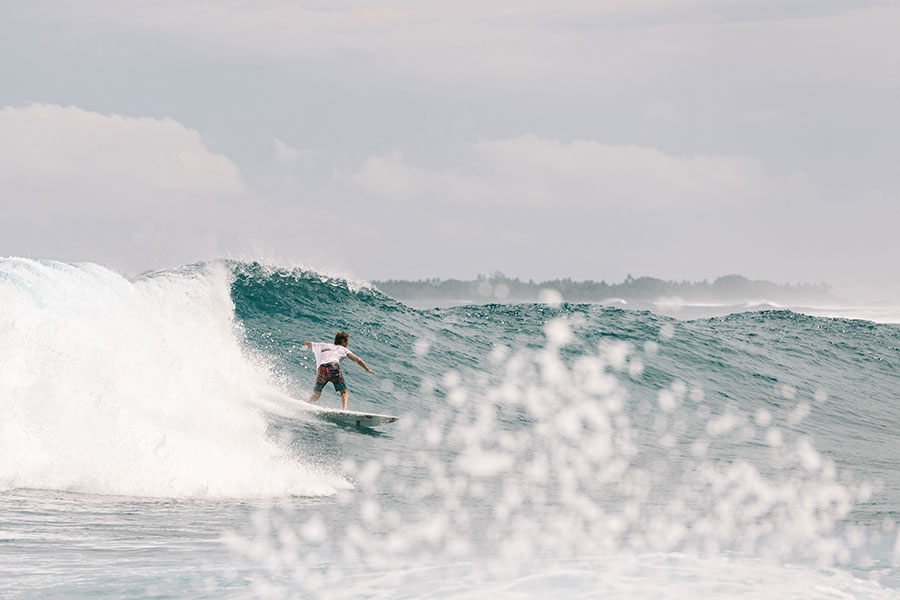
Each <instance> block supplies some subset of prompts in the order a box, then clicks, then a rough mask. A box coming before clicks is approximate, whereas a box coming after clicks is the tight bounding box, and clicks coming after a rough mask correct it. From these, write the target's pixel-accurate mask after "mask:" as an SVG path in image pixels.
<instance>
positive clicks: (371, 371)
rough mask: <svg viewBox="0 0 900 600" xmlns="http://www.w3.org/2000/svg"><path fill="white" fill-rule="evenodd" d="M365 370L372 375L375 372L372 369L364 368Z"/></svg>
mask: <svg viewBox="0 0 900 600" xmlns="http://www.w3.org/2000/svg"><path fill="white" fill-rule="evenodd" d="M366 371H367V372H369V373H371V374H372V375H374V374H375V371H373V370H372V369H369V368H366Z"/></svg>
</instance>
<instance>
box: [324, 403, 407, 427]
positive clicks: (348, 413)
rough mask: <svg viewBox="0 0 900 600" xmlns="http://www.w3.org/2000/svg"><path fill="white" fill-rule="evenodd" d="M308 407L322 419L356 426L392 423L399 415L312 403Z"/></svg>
mask: <svg viewBox="0 0 900 600" xmlns="http://www.w3.org/2000/svg"><path fill="white" fill-rule="evenodd" d="M309 408H311V409H312V410H311V411H310V412H312V413H313V414H315V415H316V417H318V418H320V419H322V420H324V421H332V422H334V423H343V424H345V425H355V426H357V427H360V426H362V427H376V426H378V425H384V424H386V423H393V422H394V421H396V420H397V419H398V418H399V417H395V416H393V415H379V414H377V413H366V412H357V411H355V410H340V409H337V408H322V407H319V406H315V405H312V406H310V407H309Z"/></svg>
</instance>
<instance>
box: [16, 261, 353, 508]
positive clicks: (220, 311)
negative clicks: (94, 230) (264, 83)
mask: <svg viewBox="0 0 900 600" xmlns="http://www.w3.org/2000/svg"><path fill="white" fill-rule="evenodd" d="M230 277H231V275H230V273H229V272H228V271H227V269H225V268H224V267H223V266H222V265H215V264H213V265H206V266H201V267H187V268H183V269H181V270H179V271H174V272H163V273H156V274H153V275H150V276H146V277H143V278H140V279H138V280H135V281H130V280H128V279H126V278H124V277H122V276H120V275H118V274H116V273H114V272H112V271H110V270H107V269H105V268H103V267H100V266H97V265H93V264H79V265H68V264H63V263H57V262H38V261H33V260H28V259H2V260H0V339H2V340H3V341H2V344H0V364H3V365H4V369H3V375H2V377H0V414H2V415H3V419H2V421H0V456H3V460H2V461H0V489H11V488H36V489H55V490H67V491H75V492H85V493H98V494H117V495H129V496H141V497H145V496H146V497H221V496H232V497H269V496H284V495H321V494H331V493H334V492H335V491H336V490H337V489H341V488H345V487H347V486H348V485H349V484H348V483H347V482H346V480H345V479H344V478H342V477H340V476H338V475H334V474H328V473H323V472H321V471H319V470H317V469H316V468H313V467H310V466H306V465H304V464H302V463H300V462H299V461H298V460H297V458H296V457H294V456H292V455H291V454H290V453H289V451H288V450H287V449H286V448H283V447H281V446H279V445H278V444H277V443H276V442H275V441H274V440H272V439H270V437H269V436H268V435H267V431H266V430H267V423H266V420H265V418H264V416H263V414H262V413H261V412H260V410H259V409H258V407H257V406H256V405H255V402H256V399H257V398H258V397H259V393H260V392H259V390H261V389H271V388H272V387H273V385H272V384H271V382H270V381H269V375H268V372H267V370H266V369H265V368H264V366H263V365H261V364H258V363H257V362H255V361H254V360H252V359H251V357H250V356H249V355H248V354H247V352H246V351H245V349H244V347H243V345H242V343H241V335H240V330H239V328H237V326H236V325H235V322H234V307H233V304H232V301H231V297H230V291H229V289H230V288H229V285H230Z"/></svg>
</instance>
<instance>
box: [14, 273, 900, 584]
mask: <svg viewBox="0 0 900 600" xmlns="http://www.w3.org/2000/svg"><path fill="white" fill-rule="evenodd" d="M338 330H345V331H347V332H348V333H349V334H350V349H351V350H352V351H353V352H355V353H357V354H358V355H360V356H361V357H362V358H364V359H365V361H366V362H367V363H368V364H369V365H370V366H371V367H372V368H373V369H375V370H376V372H377V375H375V376H373V375H368V374H366V373H364V372H363V371H362V370H361V369H359V368H358V367H357V366H356V365H354V364H352V363H349V362H347V363H345V369H344V371H345V374H346V377H347V381H348V384H349V386H350V388H351V400H350V402H351V405H350V408H351V409H357V410H366V411H370V412H383V413H392V414H399V415H401V416H402V418H401V420H400V421H398V423H396V424H395V425H394V426H391V427H390V428H388V429H385V430H384V433H382V434H380V435H379V434H377V432H359V431H343V430H341V429H336V428H335V427H334V426H333V425H330V424H329V425H323V424H310V423H301V422H299V421H298V420H297V418H296V417H297V415H298V414H299V413H300V412H302V411H300V410H299V409H300V408H302V405H301V404H300V403H299V401H297V400H295V399H297V398H303V397H305V396H306V395H307V394H308V393H309V391H310V388H311V386H312V383H313V378H314V371H315V369H314V360H313V357H312V354H311V352H309V351H308V350H306V349H305V348H304V346H303V342H305V341H330V340H331V339H332V338H333V336H334V333H335V332H336V331H338ZM0 334H2V340H3V343H2V345H0V363H2V364H3V365H4V371H3V376H2V378H0V413H2V414H3V416H4V418H3V419H2V421H0V456H3V457H4V458H3V460H2V461H0V489H6V490H10V489H18V488H28V489H43V490H47V489H49V490H66V491H73V492H81V493H90V494H104V495H125V496H136V497H139V498H140V497H163V498H174V497H189V498H208V497H263V498H276V497H277V498H282V497H291V496H293V497H308V496H325V497H326V500H323V501H322V502H324V504H316V505H315V506H313V507H312V508H311V507H310V506H309V505H307V504H305V503H304V502H305V501H304V502H301V503H300V504H298V505H297V506H294V507H293V508H291V509H290V510H288V509H285V510H284V511H283V512H278V511H276V512H275V513H270V514H268V515H267V517H266V519H258V520H256V521H254V525H253V527H252V528H250V529H249V530H248V529H247V528H242V527H239V526H235V527H234V529H235V530H236V531H238V533H237V534H234V535H232V536H230V537H229V545H230V546H231V548H232V550H233V551H234V552H236V553H237V554H238V555H243V556H244V557H245V559H246V560H247V561H249V562H251V563H255V562H259V564H260V567H259V568H260V570H261V571H266V570H267V569H271V573H270V575H271V581H269V582H268V583H267V584H266V585H269V586H275V587H276V588H277V587H278V586H280V585H287V586H288V587H286V588H285V589H291V588H290V585H294V584H285V583H284V581H283V579H282V580H279V577H282V578H283V577H284V573H285V571H286V570H287V572H289V573H290V581H291V582H294V583H296V582H297V581H302V582H304V583H303V585H304V586H305V587H304V591H305V592H306V593H308V594H310V595H317V594H318V595H325V594H329V593H331V592H334V591H335V588H334V587H333V584H334V581H335V576H336V571H330V572H326V573H325V574H324V575H323V572H322V569H321V568H319V566H317V565H320V563H321V561H322V560H326V561H334V564H335V565H341V564H343V563H347V565H348V568H349V566H350V565H354V564H355V562H356V561H357V559H359V560H361V561H362V562H364V563H365V565H366V568H367V569H369V572H370V574H371V575H372V576H373V577H388V578H390V577H392V575H391V574H392V573H394V574H396V572H395V571H392V570H391V569H393V568H396V566H397V565H401V564H405V561H409V560H411V559H415V560H416V561H426V562H428V561H430V563H429V564H433V565H434V564H436V565H444V566H445V567H446V568H450V567H449V565H454V564H456V561H459V560H463V561H465V560H469V559H472V557H479V558H478V559H477V560H476V562H477V564H479V565H485V568H487V569H488V571H483V572H481V573H480V575H477V576H476V575H473V574H472V573H470V572H465V573H463V574H461V575H460V577H462V578H463V579H470V578H472V577H474V579H472V580H478V581H493V580H494V579H495V578H496V577H497V576H498V575H497V574H498V573H503V572H506V571H504V569H508V568H509V567H510V565H517V567H516V568H517V569H518V570H516V571H515V573H516V575H514V576H511V578H507V579H506V580H505V581H507V583H508V582H510V581H513V582H522V581H527V579H528V576H527V574H523V573H522V572H521V569H520V567H521V566H522V565H527V564H536V563H537V564H544V565H557V566H559V567H560V569H562V570H563V572H565V571H566V569H567V568H568V567H564V566H563V565H566V564H570V563H567V562H565V561H571V560H578V559H581V558H584V557H597V556H615V557H618V558H617V559H616V560H613V561H607V562H602V561H601V562H602V564H606V565H612V564H618V563H622V564H626V563H627V564H631V563H630V562H629V561H628V560H627V559H625V558H623V557H628V556H649V555H652V556H655V557H657V558H656V559H653V561H650V562H659V561H660V560H662V562H663V563H665V562H667V561H666V559H659V558H658V557H659V556H667V555H668V556H675V554H672V553H688V555H689V556H697V557H700V558H699V559H698V560H700V561H701V562H703V561H712V563H715V564H718V563H719V561H720V559H721V558H722V557H737V556H741V557H750V558H751V559H752V560H757V559H774V560H775V561H776V564H806V563H809V564H813V565H816V566H818V567H822V566H833V565H851V566H852V567H853V568H856V569H862V570H867V571H872V572H876V571H877V572H879V573H888V574H889V576H890V577H896V575H897V573H896V569H895V568H894V567H892V565H893V564H894V563H893V561H895V556H896V555H898V554H897V552H896V550H895V540H896V539H897V529H896V525H895V523H896V522H897V521H898V519H900V444H898V441H897V440H898V436H897V435H896V432H897V430H898V427H900V403H898V402H897V391H896V390H897V389H898V373H900V329H898V328H897V327H895V326H892V325H885V324H876V323H872V322H868V321H861V320H842V319H827V318H819V317H812V316H805V315H800V314H796V313H793V312H790V311H784V310H769V311H762V312H750V313H746V312H745V313H739V314H733V315H727V316H723V317H718V318H711V319H698V320H694V321H676V320H674V319H671V318H668V317H665V316H660V315H656V314H653V313H651V312H646V311H630V310H619V309H616V308H610V307H602V306H594V305H575V304H559V305H546V304H520V305H484V306H462V307H453V308H446V309H432V310H416V309H413V308H410V307H407V306H405V305H403V304H402V303H399V302H396V301H394V300H392V299H390V298H388V297H386V296H385V295H383V294H381V293H380V292H379V291H378V290H376V289H374V288H372V287H370V286H367V285H362V284H355V283H352V282H347V281H345V280H343V279H340V278H333V277H328V276H325V275H322V274H319V273H315V272H310V271H304V270H298V269H294V270H291V269H279V268H272V267H267V266H265V265H260V264H257V263H237V262H220V263H214V264H204V265H194V266H187V267H182V268H180V269H175V270H171V271H165V272H158V273H153V274H148V275H145V276H142V277H139V278H137V279H134V280H128V279H125V278H123V277H121V276H119V275H117V274H115V273H113V272H111V271H109V270H106V269H104V268H102V267H98V266H96V265H88V264H82V265H74V266H72V265H65V264H61V263H53V262H36V261H31V260H25V259H4V260H2V261H0ZM329 390H330V388H329ZM329 390H326V393H325V396H324V397H323V399H322V401H321V402H322V403H323V404H325V405H328V406H334V407H336V406H339V400H338V397H337V396H336V395H335V394H334V393H333V392H331V391H329ZM365 433H368V435H365ZM342 490H345V491H343V492H342ZM329 497H331V498H332V499H331V500H327V498H329ZM345 515H350V518H345ZM285 532H289V534H286V533H285ZM285 540H287V541H285ZM898 548H900V546H898ZM660 553H662V554H660ZM679 556H681V555H680V554H679ZM323 557H325V558H323ZM679 560H683V558H682V559H679ZM728 560H730V558H728ZM535 561H536V562H535ZM543 561H550V562H543ZM553 561H556V562H553ZM560 561H562V562H560ZM617 561H618V562H617ZM623 561H624V562H623ZM804 561H806V562H804ZM688 562H690V561H688ZM460 564H464V563H460ZM579 564H580V565H581V563H579ZM602 564H601V563H597V562H592V563H590V565H589V566H587V567H585V568H586V569H587V571H585V573H587V572H591V573H594V574H595V575H596V573H597V572H598V569H599V570H600V572H601V573H602V569H604V568H606V567H603V566H602ZM704 564H706V563H704ZM753 564H755V563H746V564H744V565H743V567H742V569H743V568H744V567H746V569H745V570H746V571H749V569H751V568H755V567H753V566H752V565H753ZM626 566H627V565H626ZM582 567H584V565H581V566H580V567H579V569H581V568H582ZM628 568H630V567H628ZM335 569H338V567H335ZM623 569H625V571H623V572H621V573H608V575H610V576H612V577H613V578H614V579H615V577H624V578H626V579H627V578H629V577H631V573H630V571H628V569H627V568H626V567H623ZM464 570H465V569H464ZM485 573H487V575H485ZM807 573H812V571H808V572H807ZM544 575H546V576H547V577H549V578H550V579H554V577H556V576H555V575H554V572H550V573H546V572H544ZM703 576H704V574H703V573H702V572H701V573H699V574H698V577H699V578H701V579H702V577H703ZM810 577H812V575H810ZM816 577H818V575H816ZM329 578H330V579H329ZM413 579H414V578H413ZM601 579H602V577H601ZM689 579H690V578H689ZM772 581H773V585H774V584H775V582H777V581H779V576H775V577H773V579H772ZM854 581H855V580H854ZM731 583H735V582H731ZM743 583H746V582H742V584H743ZM486 585H487V584H486ZM492 585H493V584H492ZM516 585H518V584H516ZM522 585H524V584H522ZM723 585H725V586H726V587H727V585H729V583H728V582H725V583H723ZM810 585H819V584H818V583H816V582H813V581H812V579H810ZM848 585H849V584H848ZM853 585H855V584H853ZM873 585H874V584H873ZM329 586H332V587H329ZM688 588H689V586H688ZM750 588H751V589H750V590H749V591H748V593H751V594H753V593H756V594H758V595H763V594H765V593H766V590H764V589H761V588H758V587H757V588H753V586H750ZM265 589H269V588H265ZM686 589H687V588H686ZM773 589H775V588H773ZM416 590H417V591H416ZM416 590H413V591H412V592H410V593H411V594H412V595H415V594H416V593H419V592H422V589H420V588H416ZM182 591H183V590H182ZM581 591H583V590H581ZM695 591H697V590H695ZM685 593H686V594H687V593H690V590H689V589H687V591H686V592H685ZM588 595H590V594H588ZM873 597H874V596H873Z"/></svg>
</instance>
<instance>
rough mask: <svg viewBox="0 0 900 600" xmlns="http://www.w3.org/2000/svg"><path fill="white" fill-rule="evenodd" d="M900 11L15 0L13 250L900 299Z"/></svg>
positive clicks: (140, 263) (500, 1)
mask: <svg viewBox="0 0 900 600" xmlns="http://www.w3.org/2000/svg"><path fill="white" fill-rule="evenodd" d="M897 31H900V3H898V2H896V1H894V2H879V1H869V0H853V1H849V0H815V1H813V0H779V1H770V0H752V1H749V0H629V1H625V0H591V1H582V0H556V1H554V2H517V1H505V0H479V1H477V2H475V1H471V0H456V1H454V2H447V1H443V0H437V1H433V2H420V1H417V0H393V1H382V2H365V1H357V0H310V1H290V0H285V1H280V2H273V1H268V0H252V1H249V0H213V1H204V2H198V1H195V0H177V1H175V0H153V1H151V0H141V1H123V0H81V1H79V2H71V1H56V0H2V2H0V256H25V257H31V258H40V259H54V260H62V261H67V262H75V261H91V262H96V263H99V264H103V265H106V266H109V267H112V268H115V269H117V270H120V271H122V272H123V273H128V274H133V273H139V272H141V271H144V270H148V269H160V268H166V267H173V266H177V265H180V264H185V263H190V262H195V261H197V260H207V259H211V258H217V257H229V258H238V259H242V260H260V261H263V262H269V263H272V264H280V265H297V266H305V267H310V268H320V269H322V270H326V271H327V270H331V271H340V272H345V273H353V274H354V275H355V276H357V277H360V278H365V279H370V280H377V279H389V278H403V279H417V278H425V277H440V278H464V279H471V278H474V277H475V276H476V275H477V274H479V273H493V272H495V271H502V272H504V273H505V274H507V275H509V276H512V277H520V278H522V279H535V280H545V279H553V278H557V277H559V278H563V277H571V278H573V279H577V280H581V279H593V280H601V279H603V280H606V281H621V280H622V279H624V278H625V277H626V275H627V274H632V275H633V276H635V277H637V276H642V275H646V276H654V277H661V278H664V279H676V280H683V279H688V280H701V279H705V278H708V279H714V278H715V277H717V276H720V275H725V274H729V273H739V274H742V275H745V276H747V277H751V278H754V279H768V280H772V281H776V282H779V283H794V282H810V283H818V282H828V283H831V284H833V285H834V286H835V289H836V291H837V292H839V293H842V294H844V295H845V296H848V297H853V298H855V299H860V300H862V299H867V300H874V299H882V298H884V299H891V300H892V301H900V277H898V270H897V267H896V264H897V257H898V256H900V226H898V224H900V202H898V200H900V197H898V189H900V168H898V166H897V165H900V111H898V110H897V106H900V64H898V60H900V59H898V57H900V36H898V35H897V34H896V32H897Z"/></svg>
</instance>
